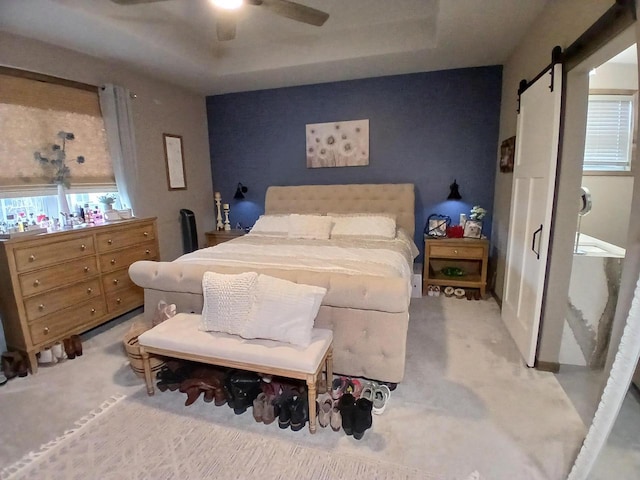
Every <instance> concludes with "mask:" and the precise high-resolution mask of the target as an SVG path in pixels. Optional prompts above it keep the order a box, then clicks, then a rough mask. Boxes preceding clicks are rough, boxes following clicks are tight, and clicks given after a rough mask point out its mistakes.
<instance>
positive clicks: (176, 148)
mask: <svg viewBox="0 0 640 480" xmlns="http://www.w3.org/2000/svg"><path fill="white" fill-rule="evenodd" d="M162 139H163V140H164V156H165V159H166V162H167V184H168V186H169V190H186V189H187V177H186V175H185V172H184V154H183V152H182V136H180V135H171V134H169V133H163V134H162Z"/></svg>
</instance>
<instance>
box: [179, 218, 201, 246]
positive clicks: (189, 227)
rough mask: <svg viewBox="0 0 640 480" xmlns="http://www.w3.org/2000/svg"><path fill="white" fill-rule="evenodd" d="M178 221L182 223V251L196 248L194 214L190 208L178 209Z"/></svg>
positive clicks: (196, 237)
mask: <svg viewBox="0 0 640 480" xmlns="http://www.w3.org/2000/svg"><path fill="white" fill-rule="evenodd" d="M180 223H181V224H182V246H183V249H184V253H191V252H193V251H195V250H198V231H197V230H196V216H195V215H194V214H193V212H192V211H191V210H187V209H186V208H182V209H180Z"/></svg>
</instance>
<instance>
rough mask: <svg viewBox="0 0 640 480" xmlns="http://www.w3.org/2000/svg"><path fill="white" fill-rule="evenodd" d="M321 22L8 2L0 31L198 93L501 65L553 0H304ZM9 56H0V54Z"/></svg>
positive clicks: (208, 7) (193, 8)
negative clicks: (222, 23) (225, 20)
mask: <svg viewBox="0 0 640 480" xmlns="http://www.w3.org/2000/svg"><path fill="white" fill-rule="evenodd" d="M300 3H303V4H305V5H308V6H310V7H313V8H317V9H319V10H324V11H326V12H328V13H329V14H330V17H329V19H328V20H327V22H326V23H325V24H324V26H322V27H314V26H310V25H306V24H303V23H298V22H295V21H292V20H289V19H287V18H283V17H279V16H276V15H273V14H272V13H270V12H268V11H267V10H266V9H263V8H258V7H254V6H249V5H246V6H243V7H242V9H241V10H240V11H239V12H238V17H239V19H238V27H237V28H238V29H237V37H236V39H235V40H232V41H230V42H219V41H217V40H216V34H215V21H216V15H219V14H220V13H219V12H218V11H216V9H215V8H214V7H213V6H212V4H211V3H210V0H168V1H165V2H159V3H149V4H140V5H134V6H126V7H125V6H120V5H116V4H115V3H113V2H111V1H108V0H19V1H17V0H0V30H3V31H7V32H10V33H14V34H18V35H22V36H26V37H30V38H34V39H37V40H41V41H44V42H47V43H51V44H54V45H58V46H62V47H65V48H68V49H71V50H76V51H79V52H83V53H86V54H89V55H93V56H96V57H100V58H105V59H108V60H110V61H116V62H119V63H122V64H124V65H127V66H129V67H131V68H134V69H137V70H143V71H145V72H147V73H150V74H152V75H154V76H156V77H159V78H162V79H164V80H167V81H169V82H172V83H175V84H179V85H182V86H184V87H186V88H189V89H191V90H194V91H197V92H199V93H202V94H207V95H210V94H219V93H227V92H237V91H246V90H256V89H263V88H275V87H284V86H292V85H301V84H310V83H320V82H328V81H336V80H348V79H355V78H364V77H373V76H382V75H393V74H400V73H413V72H424V71H434V70H444V69H451V68H464V67H476V66H484V65H497V64H502V63H504V62H505V61H506V60H507V59H508V57H509V54H510V53H511V52H512V50H513V49H514V48H515V46H516V45H517V44H518V43H519V42H520V40H521V39H522V36H523V35H524V34H525V33H526V31H527V30H528V28H529V26H530V25H531V23H532V22H533V20H534V19H535V18H536V16H537V15H538V14H539V13H540V11H541V10H542V9H543V8H544V6H545V5H546V4H547V3H548V0H482V1H478V0H393V1H392V0H300ZM0 62H1V59H0Z"/></svg>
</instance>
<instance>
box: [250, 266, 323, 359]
mask: <svg viewBox="0 0 640 480" xmlns="http://www.w3.org/2000/svg"><path fill="white" fill-rule="evenodd" d="M326 293H327V289H326V288H322V287H316V286H313V285H304V284H299V283H294V282H290V281H288V280H283V279H280V278H275V277H270V276H268V275H260V276H259V277H258V282H257V292H256V298H255V304H254V308H253V310H252V312H251V315H250V319H249V321H248V322H247V323H246V324H245V325H244V329H243V330H242V332H241V333H240V335H241V336H242V337H244V338H264V339H269V340H276V341H279V342H286V343H291V344H294V345H299V346H301V347H305V348H306V347H308V346H309V345H310V344H311V330H312V329H313V323H314V321H315V318H316V316H317V315H318V310H319V309H320V304H321V303H322V299H323V298H324V296H325V294H326Z"/></svg>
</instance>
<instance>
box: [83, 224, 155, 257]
mask: <svg viewBox="0 0 640 480" xmlns="http://www.w3.org/2000/svg"><path fill="white" fill-rule="evenodd" d="M155 238H156V235H155V230H154V228H153V223H145V224H143V225H136V226H135V227H131V228H127V229H121V230H114V231H113V232H106V233H99V234H98V235H96V239H97V242H98V252H109V251H111V250H116V249H118V248H124V247H128V246H130V245H135V244H137V243H141V242H146V241H147V240H155Z"/></svg>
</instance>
